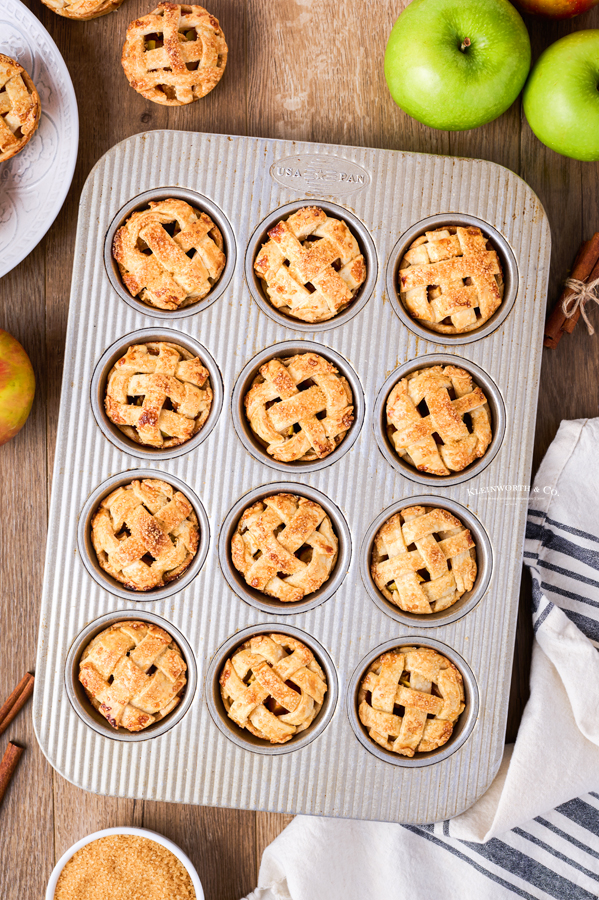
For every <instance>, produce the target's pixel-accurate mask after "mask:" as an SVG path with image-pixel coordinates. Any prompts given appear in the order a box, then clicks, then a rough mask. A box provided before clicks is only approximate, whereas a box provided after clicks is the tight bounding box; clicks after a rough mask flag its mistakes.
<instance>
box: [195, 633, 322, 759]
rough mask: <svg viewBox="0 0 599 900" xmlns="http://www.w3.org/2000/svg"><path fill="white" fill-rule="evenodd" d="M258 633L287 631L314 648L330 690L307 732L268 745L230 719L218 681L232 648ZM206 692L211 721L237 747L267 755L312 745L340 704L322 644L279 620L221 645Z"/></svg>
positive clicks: (235, 635)
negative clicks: (280, 742)
mask: <svg viewBox="0 0 599 900" xmlns="http://www.w3.org/2000/svg"><path fill="white" fill-rule="evenodd" d="M257 634H284V635H289V636H290V637H294V638H296V639H297V640H298V641H301V642H302V643H303V644H305V645H306V647H308V648H309V649H310V650H311V651H312V653H313V654H314V656H315V657H316V660H317V662H318V663H319V665H320V667H321V668H322V669H323V671H324V673H325V677H326V680H327V686H328V690H327V692H326V694H325V697H324V701H323V704H322V708H321V710H320V712H319V713H318V715H317V716H316V718H315V719H314V721H313V722H312V723H311V724H310V725H309V726H308V728H306V730H305V731H302V732H300V733H299V734H298V735H294V737H292V738H291V740H289V741H287V743H286V744H269V743H268V742H266V741H262V740H260V738H257V737H255V736H254V735H253V734H252V733H251V732H250V731H248V730H247V729H246V728H240V727H239V726H238V725H236V724H235V722H233V720H232V719H230V718H229V716H228V715H227V712H226V710H225V707H224V704H223V700H222V696H221V692H220V684H219V678H220V673H221V671H222V668H223V666H224V664H225V662H226V661H227V659H228V658H229V656H230V654H231V653H232V651H233V650H235V649H236V648H237V647H239V646H240V645H241V644H243V643H244V642H245V641H247V640H248V639H249V638H251V637H254V635H257ZM205 693H206V701H207V704H208V709H209V711H210V715H211V716H212V720H213V722H214V724H215V725H216V727H217V728H218V729H219V731H221V732H222V734H224V735H225V737H227V738H228V739H229V740H230V741H232V742H233V743H234V744H236V745H237V746H238V747H241V748H242V749H243V750H249V751H250V752H251V753H260V754H262V755H264V756H281V755H283V754H286V753H292V752H293V751H295V750H301V749H302V748H303V747H307V746H308V744H311V743H312V741H314V740H315V739H316V738H317V737H318V736H319V735H320V734H322V732H323V731H324V730H325V728H326V727H327V725H328V724H329V722H330V721H331V719H332V717H333V714H334V712H335V709H336V707H337V700H338V697H339V682H338V678H337V670H336V669H335V664H334V663H333V660H332V659H331V657H330V655H329V653H328V652H327V651H326V650H325V649H324V647H323V646H322V644H320V643H319V642H318V641H317V640H315V639H314V638H313V637H312V636H311V635H309V634H307V633H306V632H304V631H300V629H299V628H294V627H293V626H292V625H284V626H282V627H281V626H280V625H279V623H278V622H275V623H269V624H263V625H250V626H249V627H248V628H243V629H242V630H241V631H238V632H237V633H236V634H234V635H232V636H231V637H230V638H229V639H228V640H226V641H225V642H224V644H222V645H221V646H220V647H219V648H218V650H217V651H216V653H215V654H214V656H213V658H212V660H211V662H210V665H209V666H208V670H207V672H206V684H205Z"/></svg>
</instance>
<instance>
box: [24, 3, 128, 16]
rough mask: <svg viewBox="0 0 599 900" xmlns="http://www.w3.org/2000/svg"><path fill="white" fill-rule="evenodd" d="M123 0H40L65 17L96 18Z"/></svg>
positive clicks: (113, 10)
mask: <svg viewBox="0 0 599 900" xmlns="http://www.w3.org/2000/svg"><path fill="white" fill-rule="evenodd" d="M123 2H124V0H42V3H44V4H45V5H46V6H47V7H48V8H49V9H51V10H53V12H55V13H58V15H59V16H64V17H65V18H66V19H78V20H79V21H85V20H87V19H97V18H99V17H100V16H106V15H108V13H111V12H115V11H116V10H117V9H118V8H119V6H120V5H121V3H123Z"/></svg>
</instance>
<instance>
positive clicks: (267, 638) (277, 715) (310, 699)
mask: <svg viewBox="0 0 599 900" xmlns="http://www.w3.org/2000/svg"><path fill="white" fill-rule="evenodd" d="M220 687H221V695H222V699H223V703H224V706H225V710H226V711H227V715H228V716H229V718H230V719H232V720H233V721H234V722H235V724H236V725H239V727H240V728H247V730H248V731H250V732H251V733H252V734H253V735H255V736H256V737H258V738H260V739H261V740H263V741H268V742H269V743H271V744H284V743H286V742H287V741H289V740H291V738H292V737H293V736H294V735H296V734H299V733H300V732H302V731H305V729H306V728H307V727H308V726H309V725H310V724H311V723H312V722H313V721H314V719H315V718H316V716H317V715H318V713H319V712H320V710H321V707H322V703H323V700H324V695H325V694H326V692H327V683H326V678H325V675H324V672H323V671H322V669H321V667H320V666H319V664H318V662H317V661H316V658H315V656H314V654H313V653H312V651H311V650H310V649H309V648H308V647H306V646H305V644H302V643H301V641H298V640H296V639H295V638H292V637H290V636H289V635H287V634H258V635H256V636H255V637H252V638H250V639H249V640H248V641H246V642H245V643H244V644H242V645H241V647H238V648H237V649H236V650H235V651H234V652H233V653H232V654H231V657H230V659H228V660H227V661H226V663H225V665H224V667H223V670H222V673H221V676H220Z"/></svg>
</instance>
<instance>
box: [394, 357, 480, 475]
mask: <svg viewBox="0 0 599 900" xmlns="http://www.w3.org/2000/svg"><path fill="white" fill-rule="evenodd" d="M387 434H388V435H389V440H390V441H391V443H392V445H393V446H394V447H395V449H396V450H397V452H398V454H399V456H401V458H402V459H404V460H405V461H406V462H407V463H408V464H409V465H411V466H414V467H415V468H416V469H418V471H419V472H429V473H430V474H432V475H440V476H443V475H451V473H452V472H461V471H462V470H463V469H465V468H466V466H469V465H470V464H471V463H473V462H474V461H475V460H476V459H478V458H480V457H481V456H484V454H485V452H486V450H487V447H488V446H489V444H490V443H491V440H492V437H493V434H492V431H491V418H490V416H489V407H488V404H487V398H486V397H485V395H484V394H483V392H482V391H481V389H480V388H479V387H478V385H477V384H475V383H474V382H473V380H472V376H471V375H470V374H469V373H468V372H466V371H465V370H464V369H459V368H458V367H457V366H430V367H429V368H427V369H419V370H417V371H416V372H410V374H409V375H406V377H405V378H402V379H401V381H399V382H398V383H397V384H396V385H395V387H394V388H393V390H392V391H391V393H390V394H389V397H388V399H387Z"/></svg>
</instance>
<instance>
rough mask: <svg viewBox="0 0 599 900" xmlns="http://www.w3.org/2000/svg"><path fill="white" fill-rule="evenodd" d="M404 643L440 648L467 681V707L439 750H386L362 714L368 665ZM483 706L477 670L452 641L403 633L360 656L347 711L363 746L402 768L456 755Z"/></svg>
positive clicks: (349, 686)
mask: <svg viewBox="0 0 599 900" xmlns="http://www.w3.org/2000/svg"><path fill="white" fill-rule="evenodd" d="M400 647H430V648H431V649H433V650H436V651H437V652H438V653H440V654H441V656H445V657H446V658H447V659H448V660H449V661H450V662H452V663H453V664H454V665H455V667H456V668H457V669H458V671H459V673H460V675H461V676H462V680H463V685H464V695H465V699H464V703H465V708H464V711H463V712H462V713H461V714H460V716H459V717H458V719H457V720H456V722H455V723H454V730H453V732H452V734H451V737H450V738H449V740H448V741H446V743H445V744H442V746H441V747H439V748H438V749H437V750H429V751H427V752H425V753H422V755H421V756H418V755H414V756H412V757H409V756H402V755H401V754H399V753H393V751H391V750H385V749H384V748H383V747H381V746H380V745H379V744H377V743H376V742H375V741H373V740H372V738H371V737H369V735H368V734H367V733H366V729H365V727H364V725H362V722H361V721H360V717H359V714H358V695H359V692H360V685H361V683H362V679H363V677H364V676H365V674H366V671H367V669H368V668H369V666H370V665H371V664H372V663H373V662H374V661H375V659H377V658H378V657H379V656H381V655H382V654H383V653H386V652H388V651H389V650H396V649H399V648H400ZM479 709H480V693H479V690H478V683H477V681H476V677H475V675H474V672H473V671H472V669H471V668H470V666H469V665H468V663H467V662H466V660H465V659H464V657H463V656H462V655H461V654H460V653H458V652H457V650H455V649H454V648H453V647H451V646H449V645H448V644H445V643H443V642H442V641H439V640H436V639H435V638H430V637H426V636H425V635H419V634H400V635H398V636H397V637H395V638H391V639H390V640H388V641H384V642H383V643H382V644H379V645H378V646H377V647H374V648H373V649H372V650H370V651H369V652H368V653H367V654H366V655H365V656H363V657H362V658H361V659H360V662H359V663H358V665H357V666H356V668H355V669H354V671H353V673H352V675H351V677H350V679H349V683H348V686H347V694H346V711H347V716H348V719H349V722H350V725H351V727H352V731H353V732H354V735H355V736H356V738H357V739H358V741H359V742H360V743H361V744H362V746H363V747H364V748H365V749H366V750H368V751H369V752H370V753H372V754H373V755H374V756H376V757H377V759H380V760H381V761H382V762H386V763H391V765H395V766H399V767H400V768H407V769H419V768H424V767H427V766H431V765H433V764H435V763H441V762H443V761H444V760H446V759H447V758H448V757H450V756H453V754H454V753H456V752H457V751H458V750H460V749H461V748H462V747H463V746H464V744H466V742H467V741H468V740H469V738H470V737H471V735H472V733H473V731H474V729H475V726H476V723H477V722H478V718H479ZM461 720H463V721H461ZM458 724H459V725H460V730H459V733H458V734H457V736H456V726H457V725H458Z"/></svg>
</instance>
